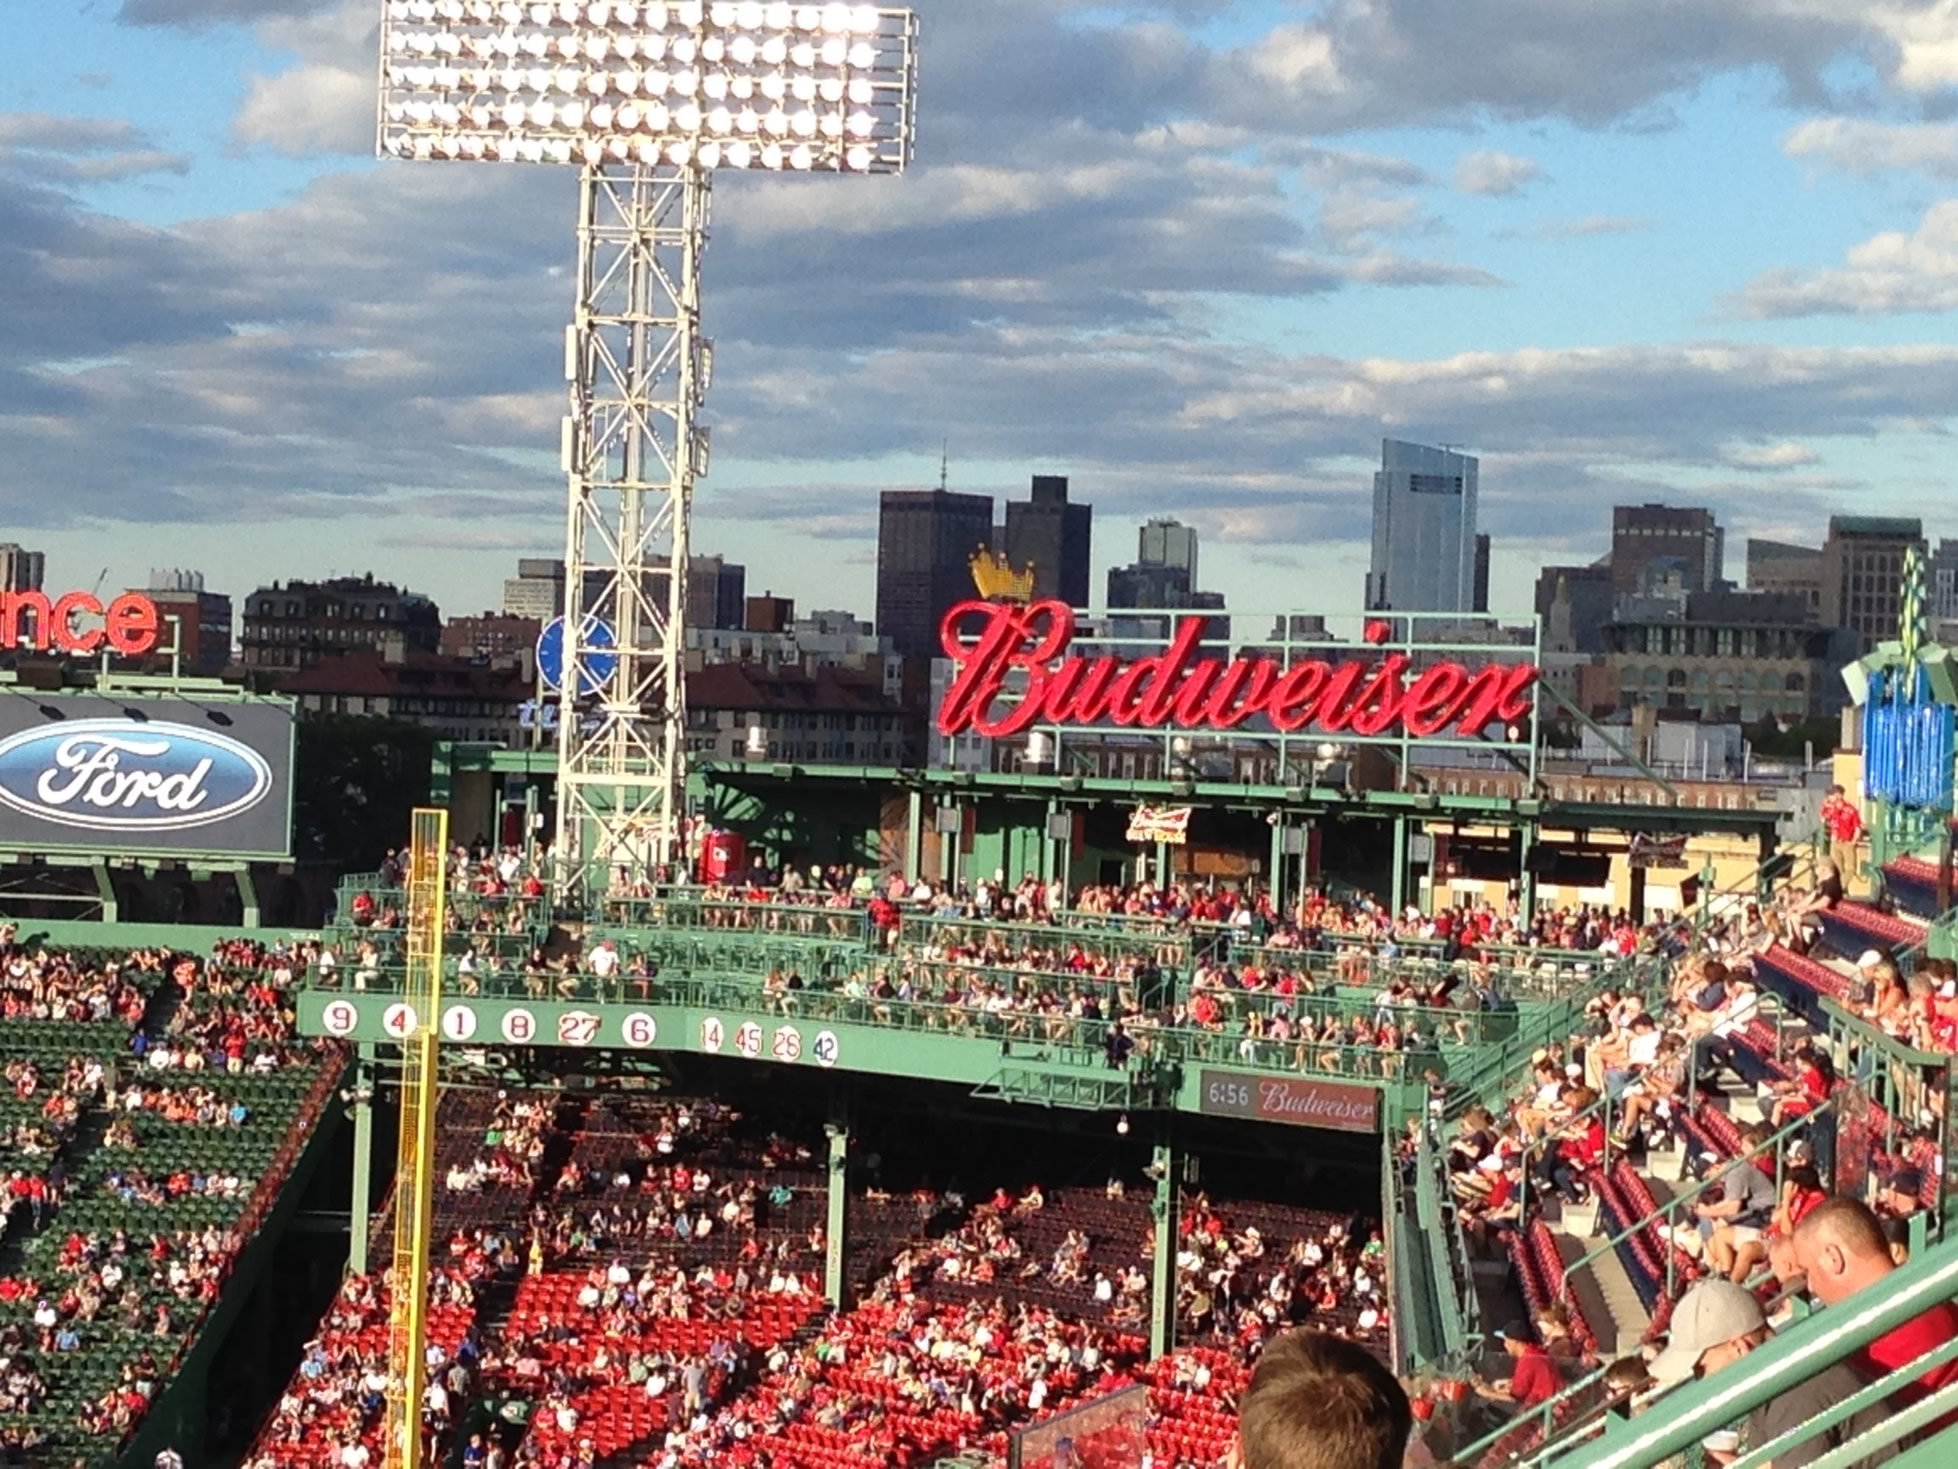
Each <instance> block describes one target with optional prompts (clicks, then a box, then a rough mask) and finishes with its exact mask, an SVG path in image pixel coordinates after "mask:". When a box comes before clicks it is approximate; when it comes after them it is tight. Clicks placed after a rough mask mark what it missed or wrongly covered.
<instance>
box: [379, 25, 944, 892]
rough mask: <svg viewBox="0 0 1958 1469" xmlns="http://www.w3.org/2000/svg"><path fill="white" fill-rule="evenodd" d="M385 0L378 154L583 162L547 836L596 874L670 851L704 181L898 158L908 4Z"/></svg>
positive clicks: (908, 52)
mask: <svg viewBox="0 0 1958 1469" xmlns="http://www.w3.org/2000/svg"><path fill="white" fill-rule="evenodd" d="M382 4H383V16H384V19H383V23H382V27H381V53H382V54H381V89H380V129H379V151H380V154H381V156H382V157H384V158H405V159H413V160H427V161H456V162H524V163H555V164H561V165H576V166H578V167H580V168H581V169H582V170H583V182H582V186H581V189H580V192H579V200H580V212H579V221H578V299H577V303H576V315H575V318H574V320H573V324H572V326H571V328H570V331H569V333H568V334H567V337H566V342H565V376H566V378H567V379H568V380H569V383H570V413H569V415H568V416H567V418H566V420H565V424H564V434H563V442H562V445H561V452H562V459H563V465H564V469H565V472H566V475H567V477H568V480H569V505H568V510H567V515H566V525H565V591H564V603H565V605H564V624H563V625H564V628H565V635H564V658H563V660H562V668H561V674H560V678H559V691H558V699H559V717H558V725H557V727H558V800H557V825H556V831H555V842H554V846H553V853H554V857H555V859H556V863H557V874H558V880H559V884H560V888H561V890H573V891H575V890H576V889H577V888H578V887H580V886H581V885H583V886H587V887H589V886H590V885H593V884H598V885H602V884H603V883H604V882H605V881H606V878H607V875H608V872H609V869H610V868H612V867H613V866H615V865H619V864H624V865H627V866H630V867H632V868H635V869H638V868H643V867H645V866H647V865H649V864H652V863H657V862H667V861H671V860H673V859H674V858H675V857H676V856H678V855H679V851H678V844H679V837H680V828H681V815H682V812H683V810H684V804H685V778H686V735H687V730H686V707H687V705H686V687H685V652H686V627H685V611H686V605H687V556H688V538H687V525H688V519H689V515H690V513H691V509H692V498H693V488H694V482H695V480H696V479H698V478H699V477H700V476H702V475H704V474H705V473H706V470H707V446H708V439H707V433H706V430H705V429H704V428H703V427H701V426H700V424H699V422H698V418H699V413H700V407H701V402H702V399H703V396H704V394H705V393H706V390H707V386H708V382H709V379H710V378H711V376H712V371H713V357H712V349H711V346H710V345H709V343H708V342H707V341H706V339H705V338H704V337H703V336H702V335H701V331H700V261H701V254H702V252H703V250H704V249H705V247H706V243H707V225H708V201H709V197H710V184H709V180H710V178H711V177H712V175H713V173H714V172H716V171H718V170H721V169H730V168H731V169H744V170H746V169H755V170H761V171H765V172H781V173H820V172H832V173H838V172H840V173H898V172H901V171H902V170H903V169H904V168H905V166H906V165H907V164H908V163H909V161H910V156H911V147H912V140H913V137H914V134H915V122H916V112H915V109H916V88H915V81H916V76H917V41H918V26H917V19H916V17H915V16H914V15H913V14H912V13H911V12H910V11H909V10H905V9H896V8H882V7H878V6H874V5H844V4H835V3H831V4H821V5H810V4H801V5H796V4H788V3H784V0H770V3H763V0H712V3H707V0H667V3H661V0H653V3H631V0H382Z"/></svg>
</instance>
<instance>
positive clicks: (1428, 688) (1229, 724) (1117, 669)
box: [938, 601, 1537, 738]
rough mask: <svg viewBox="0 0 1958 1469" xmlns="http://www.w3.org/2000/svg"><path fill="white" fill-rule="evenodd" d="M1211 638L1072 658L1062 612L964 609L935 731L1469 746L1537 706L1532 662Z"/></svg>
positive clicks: (1181, 631)
mask: <svg viewBox="0 0 1958 1469" xmlns="http://www.w3.org/2000/svg"><path fill="white" fill-rule="evenodd" d="M1205 627H1206V619H1204V618H1202V617H1186V618H1183V619H1181V620H1180V621H1179V622H1178V624H1177V627H1176V632H1175V635H1174V636H1172V637H1171V638H1170V640H1169V643H1168V646H1166V647H1165V648H1164V649H1163V650H1162V652H1160V653H1154V654H1150V655H1148V656H1147V657H1142V658H1135V659H1130V660H1124V659H1120V658H1115V657H1109V656H1105V655H1104V656H1096V657H1082V656H1080V655H1079V654H1071V653H1069V652H1068V649H1069V647H1070V646H1071V645H1072V644H1073V642H1074V613H1073V610H1072V609H1071V608H1069V607H1068V606H1067V604H1066V603H1064V602H1053V601H1049V602H1034V603H1031V604H1028V605H1026V606H1013V605H1010V604H1004V603H997V602H962V603H960V604H959V605H958V606H956V607H954V608H953V609H952V610H951V611H950V612H948V613H946V614H945V620H944V622H943V623H942V624H940V627H939V642H940V644H941V645H942V646H943V647H944V649H945V655H946V656H947V657H948V658H950V659H952V660H953V661H954V662H955V663H956V664H957V665H958V671H957V673H956V674H955V675H954V676H953V679H952V684H951V687H950V688H949V689H948V690H947V691H946V694H945V700H944V702H943V703H942V704H940V705H939V708H938V728H939V730H940V731H941V732H943V733H944V734H947V735H957V734H964V733H966V732H967V731H971V732H974V733H977V734H982V735H986V736H989V737H993V738H1000V737H1004V736H1009V735H1017V734H1023V733H1025V732H1026V731H1027V730H1030V729H1033V728H1035V727H1036V726H1039V725H1045V724H1055V725H1096V724H1113V725H1117V726H1121V727H1131V728H1141V729H1167V728H1175V729H1212V730H1232V729H1236V728H1238V727H1239V726H1241V725H1243V724H1244V723H1245V722H1246V721H1248V720H1250V719H1252V718H1253V717H1255V716H1258V715H1263V716H1264V717H1265V718H1266V719H1267V720H1268V721H1270V724H1271V727H1272V728H1273V729H1275V730H1277V731H1279V732H1280V733H1281V734H1293V733H1297V732H1299V731H1304V730H1317V731H1323V732H1325V733H1327V734H1348V733H1350V734H1354V735H1362V736H1374V735H1393V734H1397V733H1399V732H1401V731H1405V732H1406V733H1407V734H1410V735H1413V736H1415V737H1417V738H1426V737H1430V736H1433V735H1438V734H1442V733H1445V732H1449V731H1452V732H1453V733H1455V734H1458V735H1462V736H1468V737H1473V736H1475V735H1477V734H1480V733H1481V732H1482V731H1483V730H1484V729H1486V728H1488V727H1489V726H1490V725H1492V724H1509V723H1512V722H1514V721H1516V720H1519V719H1523V718H1525V717H1526V716H1527V715H1528V714H1529V713H1530V711H1531V709H1532V707H1533V705H1534V702H1535V689H1534V685H1535V684H1536V681H1537V669H1536V668H1535V666H1534V665H1532V664H1529V663H1524V662H1511V663H1491V664H1485V665H1483V666H1482V667H1479V668H1469V667H1467V666H1465V665H1463V664H1461V663H1455V662H1440V663H1424V665H1423V666H1422V667H1421V668H1420V669H1419V670H1418V671H1417V670H1415V669H1414V668H1413V666H1412V662H1411V660H1410V659H1409V657H1408V655H1407V654H1406V653H1403V652H1398V651H1395V652H1389V653H1386V654H1384V655H1383V656H1380V657H1379V658H1351V659H1345V660H1342V661H1340V662H1336V663H1335V662H1328V661H1326V660H1323V659H1318V658H1310V659H1300V660H1299V661H1297V662H1293V663H1290V664H1286V663H1284V662H1282V661H1281V660H1279V659H1276V658H1267V657H1261V656H1246V655H1243V654H1240V655H1238V656H1237V657H1235V658H1230V659H1222V658H1216V657H1201V658H1200V657H1198V656H1197V652H1198V649H1199V647H1200V646H1201V645H1202V643H1203V639H1204V635H1205ZM1388 633H1389V629H1388V626H1387V624H1386V623H1384V622H1374V623H1370V624H1368V626H1367V633H1366V636H1367V641H1368V642H1369V643H1371V644H1375V645H1378V644H1381V643H1384V642H1385V641H1386V640H1387V637H1388Z"/></svg>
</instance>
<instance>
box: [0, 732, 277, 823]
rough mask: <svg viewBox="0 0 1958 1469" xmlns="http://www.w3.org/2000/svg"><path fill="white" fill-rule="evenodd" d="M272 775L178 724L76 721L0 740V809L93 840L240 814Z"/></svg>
mask: <svg viewBox="0 0 1958 1469" xmlns="http://www.w3.org/2000/svg"><path fill="white" fill-rule="evenodd" d="M271 789H272V769H271V767H270V766H269V765H267V764H266V762H265V760H264V759H263V757H261V756H260V755H259V753H258V752H257V751H256V750H253V749H252V748H251V747H250V746H248V745H243V744H240V743H239V742H238V741H237V740H234V739H230V738H228V737H226V736H224V735H221V734H216V733H212V732H209V731H206V730H201V729H192V728H191V727H190V726H189V725H184V724H165V723H157V722H151V723H147V724H145V723H139V722H137V721H136V720H132V719H77V720H70V721H67V722H65V723H62V724H55V725H49V726H46V727H45V728H40V729H28V730H22V731H21V732H20V733H18V734H14V735H10V736H8V737H7V738H6V739H5V740H0V802H4V803H5V804H6V805H8V806H11V807H12V808H13V809H14V810H16V811H19V812H22V813H23V814H25V815H28V816H33V817H36V818H38V819H40V820H42V821H50V822H54V823H56V824H57V825H61V826H75V827H82V828H84V829H88V830H94V831H116V832H127V831H187V830H189V829H191V828H193V827H199V826H210V825H213V824H214V823H216V822H220V821H226V820H229V819H230V818H232V817H234V816H237V815H239V814H240V813H241V812H245V811H249V810H250V809H251V808H252V807H254V806H256V805H257V804H258V803H259V802H260V801H262V800H264V799H265V797H266V795H267V794H268V793H269V792H270V791H271Z"/></svg>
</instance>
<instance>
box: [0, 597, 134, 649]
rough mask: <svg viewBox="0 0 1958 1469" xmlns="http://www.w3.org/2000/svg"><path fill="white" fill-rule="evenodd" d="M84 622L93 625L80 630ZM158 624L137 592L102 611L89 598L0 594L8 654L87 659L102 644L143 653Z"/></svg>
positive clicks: (2, 642) (1, 641)
mask: <svg viewBox="0 0 1958 1469" xmlns="http://www.w3.org/2000/svg"><path fill="white" fill-rule="evenodd" d="M83 618H87V619H91V621H90V622H89V624H88V625H86V626H82V625H79V620H80V619H83ZM95 618H100V619H101V622H100V623H95V622H94V621H93V619H95ZM161 623H162V619H161V617H160V616H159V615H158V613H157V608H156V603H154V602H152V601H151V600H150V599H149V598H148V597H145V596H143V595H142V594H141V593H140V592H125V593H123V594H122V595H121V596H120V597H117V598H116V599H115V600H114V601H113V602H111V603H109V605H108V606H107V607H106V608H105V607H103V605H102V602H101V600H100V599H99V598H98V597H96V596H95V594H94V593H92V592H68V593H66V594H65V595H63V596H61V597H59V598H56V599H54V600H52V601H51V600H50V599H49V597H48V595H47V593H45V592H5V593H0V646H5V647H8V648H26V649H29V650H31V651H33V652H36V653H67V654H72V655H86V654H89V653H93V652H96V651H97V650H98V649H100V648H101V647H102V646H103V644H104V643H106V644H108V646H109V649H110V650H111V651H112V652H116V653H121V654H125V655H134V654H139V653H147V652H149V651H150V650H151V649H153V648H155V647H156V642H157V629H158V627H159V626H160V625H161Z"/></svg>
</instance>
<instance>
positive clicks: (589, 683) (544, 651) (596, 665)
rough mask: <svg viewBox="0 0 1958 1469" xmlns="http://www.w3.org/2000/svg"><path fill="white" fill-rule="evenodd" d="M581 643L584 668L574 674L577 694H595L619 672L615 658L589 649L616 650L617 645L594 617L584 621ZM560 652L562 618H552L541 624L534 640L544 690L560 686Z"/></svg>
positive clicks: (561, 682)
mask: <svg viewBox="0 0 1958 1469" xmlns="http://www.w3.org/2000/svg"><path fill="white" fill-rule="evenodd" d="M584 642H585V648H586V652H585V657H584V667H583V668H581V669H580V670H579V673H578V692H579V693H580V694H581V695H583V694H595V693H597V692H598V691H599V690H600V689H602V688H604V687H605V685H606V684H607V683H609V682H610V681H611V678H612V675H613V674H615V673H617V672H618V671H619V655H618V654H616V653H606V652H596V651H592V650H594V649H600V648H616V647H617V646H618V642H617V640H616V639H615V638H614V637H613V636H612V629H611V628H610V627H609V626H608V625H607V624H606V623H604V622H602V621H600V620H599V618H598V616H597V615H596V614H593V615H591V616H588V617H586V618H585V637H584ZM564 652H565V650H564V619H563V618H562V617H553V618H552V619H551V620H550V621H549V622H547V623H545V624H544V631H543V632H542V633H540V634H539V635H538V638H537V672H538V673H539V674H540V675H541V676H542V677H543V680H544V685H545V687H546V688H551V689H557V688H562V687H563V685H564Z"/></svg>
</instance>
